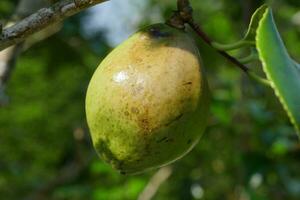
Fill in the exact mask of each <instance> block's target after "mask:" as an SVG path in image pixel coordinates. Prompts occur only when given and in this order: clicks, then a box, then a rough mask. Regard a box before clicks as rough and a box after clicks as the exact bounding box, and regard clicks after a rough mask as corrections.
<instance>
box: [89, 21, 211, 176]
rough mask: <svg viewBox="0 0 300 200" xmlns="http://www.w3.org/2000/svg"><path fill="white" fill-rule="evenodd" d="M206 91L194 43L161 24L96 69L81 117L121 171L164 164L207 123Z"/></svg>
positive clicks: (191, 143)
mask: <svg viewBox="0 0 300 200" xmlns="http://www.w3.org/2000/svg"><path fill="white" fill-rule="evenodd" d="M208 108H209V90H208V86H207V82H206V78H205V76H204V72H203V69H202V68H201V62H200V56H199V53H198V49H197V47H196V46H195V44H194V41H193V40H192V39H190V38H189V36H188V35H187V34H186V33H185V32H184V31H180V30H177V29H174V28H171V27H169V26H167V25H165V24H155V25H151V26H149V27H146V28H144V29H142V30H141V31H140V32H138V33H136V34H134V35H133V36H131V37H130V38H129V39H128V40H126V41H125V42H123V43H122V44H121V45H119V46H118V47H117V48H115V49H114V50H113V51H112V52H111V53H110V54H109V55H108V56H107V57H106V58H105V59H104V60H103V61H102V63H101V64H100V65H99V67H98V68H97V70H96V71H95V73H94V75H93V77H92V79H91V81H90V84H89V87H88V91H87V96H86V114H87V121H88V125H89V128H90V132H91V136H92V140H93V144H94V146H95V149H96V151H97V152H98V154H99V155H100V157H101V158H102V159H103V160H105V161H106V162H108V163H110V164H111V165H112V166H113V168H115V169H117V170H119V171H120V172H121V173H122V174H135V173H139V172H143V171H145V170H148V169H151V168H157V167H160V166H163V165H166V164H169V163H171V162H173V161H175V160H177V159H179V158H181V157H182V156H184V155H185V154H186V153H188V152H189V151H190V150H191V149H192V148H193V147H194V146H195V144H196V143H197V142H198V140H199V138H200V137H201V135H202V133H203V131H204V129H205V127H206V118H207V115H208Z"/></svg>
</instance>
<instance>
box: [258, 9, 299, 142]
mask: <svg viewBox="0 0 300 200" xmlns="http://www.w3.org/2000/svg"><path fill="white" fill-rule="evenodd" d="M269 13H271V16H272V11H271V9H270V8H267V9H266V11H265V13H264V14H263V17H262V18H261V20H260V21H259V23H258V28H257V30H256V37H255V38H256V39H255V40H256V44H257V51H258V52H259V59H260V60H261V62H262V66H263V71H264V73H265V74H266V76H267V78H268V80H269V81H270V85H271V87H272V88H273V90H274V93H275V95H276V96H277V98H278V99H279V101H280V103H281V104H282V106H283V108H284V110H285V111H286V113H287V115H288V117H289V119H290V121H291V122H292V124H293V125H294V127H295V129H296V132H297V133H298V136H299V137H300V135H299V134H300V127H298V125H297V122H296V119H295V118H294V117H293V115H292V113H291V112H290V110H289V107H288V105H287V103H286V102H285V100H284V99H283V98H282V96H281V94H280V91H279V90H278V89H277V88H276V86H275V84H274V83H273V81H272V78H271V75H270V74H269V72H268V70H267V67H266V62H265V60H264V59H263V58H262V56H261V54H260V52H261V49H260V48H259V45H258V44H259V41H258V34H259V30H260V27H261V24H262V23H263V20H265V18H266V16H267V15H268V14H269ZM272 18H273V16H272Z"/></svg>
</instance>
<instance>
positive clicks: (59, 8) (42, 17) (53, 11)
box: [0, 0, 107, 50]
mask: <svg viewBox="0 0 300 200" xmlns="http://www.w3.org/2000/svg"><path fill="white" fill-rule="evenodd" d="M105 1H107V0H63V1H59V2H58V3H55V4H53V5H52V6H50V7H48V8H42V9H40V10H38V11H37V12H36V13H34V14H32V15H30V16H28V17H26V18H25V19H23V20H21V21H20V22H18V23H16V24H15V25H13V26H11V27H8V28H6V29H4V30H3V31H2V35H1V37H0V50H3V49H5V48H7V47H9V46H11V45H14V44H18V43H20V42H22V41H24V40H25V39H26V38H27V37H29V36H30V35H32V34H33V33H36V32H38V31H40V30H42V29H44V28H46V27H48V26H49V25H51V24H53V23H57V22H60V21H63V20H64V19H66V18H68V17H70V16H72V15H74V14H76V13H78V12H80V11H82V10H84V9H87V8H89V7H92V6H94V5H96V4H100V3H103V2H105Z"/></svg>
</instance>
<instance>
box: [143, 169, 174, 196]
mask: <svg viewBox="0 0 300 200" xmlns="http://www.w3.org/2000/svg"><path fill="white" fill-rule="evenodd" d="M171 174H172V168H171V167H170V166H166V167H162V168H160V169H159V170H158V171H157V172H156V173H155V174H154V175H153V176H152V178H151V179H150V181H149V183H148V184H147V186H146V187H145V189H144V190H143V191H142V193H141V194H140V195H139V197H138V200H151V199H152V198H153V197H154V195H155V194H156V192H157V190H158V189H159V187H160V186H161V184H163V183H164V182H165V181H166V180H167V179H168V178H169V177H170V176H171Z"/></svg>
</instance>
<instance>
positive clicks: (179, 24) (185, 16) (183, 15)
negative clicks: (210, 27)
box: [166, 0, 249, 73]
mask: <svg viewBox="0 0 300 200" xmlns="http://www.w3.org/2000/svg"><path fill="white" fill-rule="evenodd" d="M177 9H178V10H177V11H175V12H174V14H173V15H172V16H171V18H170V19H169V20H168V21H167V22H166V23H167V24H168V25H170V26H173V27H175V28H178V29H184V28H185V24H189V25H190V27H191V28H192V29H193V30H194V31H195V32H196V33H197V35H198V36H200V37H201V38H202V40H203V41H204V42H206V43H207V44H208V45H209V46H211V47H213V48H214V45H213V41H212V40H211V39H210V37H209V36H208V35H207V34H206V33H205V32H204V31H203V30H202V29H201V28H200V26H199V25H198V24H197V23H196V22H194V19H193V9H192V7H191V5H190V2H189V0H178V1H177ZM214 49H216V48H214ZM216 50H217V52H218V53H219V54H221V55H222V56H223V57H225V58H226V59H227V60H229V61H230V62H231V63H233V64H234V65H236V66H237V67H239V68H240V69H241V70H243V71H244V72H245V73H248V70H249V69H248V67H246V66H245V65H244V64H242V63H241V62H239V61H238V60H237V59H236V58H234V57H232V56H231V55H229V54H228V53H227V52H226V51H224V50H221V49H216Z"/></svg>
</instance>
